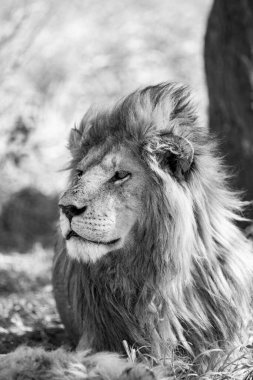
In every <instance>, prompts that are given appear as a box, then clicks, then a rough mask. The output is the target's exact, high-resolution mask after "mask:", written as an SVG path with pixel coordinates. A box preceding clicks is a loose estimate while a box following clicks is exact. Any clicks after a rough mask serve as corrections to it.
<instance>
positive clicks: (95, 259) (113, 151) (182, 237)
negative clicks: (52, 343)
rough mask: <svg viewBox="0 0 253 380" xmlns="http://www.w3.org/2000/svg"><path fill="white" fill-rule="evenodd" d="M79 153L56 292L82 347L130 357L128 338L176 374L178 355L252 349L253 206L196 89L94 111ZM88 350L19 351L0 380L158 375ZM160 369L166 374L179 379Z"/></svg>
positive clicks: (170, 90) (80, 132)
mask: <svg viewBox="0 0 253 380" xmlns="http://www.w3.org/2000/svg"><path fill="white" fill-rule="evenodd" d="M69 148H70V150H71V153H72V163H71V169H72V170H71V175H70V182H69V185H68V187H67V189H66V190H65V191H64V193H63V195H62V196H61V198H60V203H59V207H60V227H61V234H59V240H58V243H57V247H56V254H55V259H54V269H53V285H54V292H55V298H56V303H57V307H58V310H59V313H60V316H61V318H62V321H63V323H64V325H65V327H66V329H67V331H68V332H69V334H70V336H71V337H72V339H73V340H74V342H75V344H76V345H77V348H78V350H85V349H89V350H92V351H93V352H97V351H104V350H108V351H117V352H118V353H122V352H123V351H124V350H123V345H122V341H123V340H125V341H127V343H128V344H129V346H134V348H135V349H137V350H139V351H140V352H141V353H143V354H146V356H145V357H151V358H152V360H153V359H155V360H157V362H158V363H159V362H161V361H162V362H163V359H166V360H165V361H166V363H167V365H168V367H169V364H170V363H171V368H172V373H173V371H174V370H175V371H177V369H180V368H181V369H182V368H184V362H183V361H182V362H180V363H181V364H177V365H176V364H175V361H173V359H172V358H173V357H174V354H175V353H176V354H177V353H178V354H179V355H181V356H186V357H187V360H188V361H189V359H190V358H193V357H196V356H198V355H199V354H201V353H202V352H205V351H206V350H208V349H213V348H214V349H216V348H221V349H223V350H225V352H226V351H227V352H228V351H229V350H231V349H232V348H233V347H236V346H238V345H240V344H244V343H247V341H248V323H249V320H250V317H251V294H252V293H251V291H252V274H253V257H252V246H251V245H250V243H249V242H248V241H247V239H246V238H245V237H244V235H243V234H242V232H241V231H240V230H239V228H238V227H237V222H238V221H239V220H240V219H241V211H242V207H243V203H242V202H241V201H240V200H239V197H238V196H237V195H236V194H234V193H232V192H231V191H230V190H229V188H228V185H227V178H226V174H225V171H224V168H223V166H222V163H221V160H220V159H219V157H218V154H217V151H216V146H215V143H214V142H213V139H211V138H210V136H209V133H208V131H207V130H206V129H205V128H203V127H200V126H199V125H198V122H197V118H196V115H195V112H194V110H193V109H192V106H191V104H190V102H189V98H188V93H187V91H186V90H185V89H184V88H182V87H180V86H176V85H171V84H164V85H158V86H153V87H148V88H145V89H143V90H140V91H136V92H135V93H133V94H131V95H129V96H128V97H127V98H126V99H124V100H123V101H121V102H120V103H119V104H117V105H116V106H115V107H114V108H113V109H112V110H109V111H104V112H98V113H96V112H91V111H90V112H88V113H87V114H86V115H85V117H84V119H83V121H82V122H81V124H80V126H79V128H78V129H74V130H72V133H71V135H70V141H69ZM213 352H214V353H216V352H217V350H214V351H213ZM82 355H83V353H82V351H81V352H79V353H77V354H76V355H74V354H73V355H72V354H69V355H68V354H66V353H64V352H61V351H57V352H56V353H52V354H50V353H45V352H44V351H41V350H38V349H37V350H35V351H31V350H28V351H25V349H21V350H19V351H17V352H16V353H14V354H13V355H12V354H11V355H7V357H6V358H3V360H0V379H1V371H2V373H3V374H4V375H3V376H4V377H3V378H4V380H5V379H10V380H14V379H17V374H18V375H19V376H21V375H22V376H23V377H22V378H36V379H42V380H46V379H50V380H57V379H59V378H61V379H62V378H64V379H65V378H66V379H67V380H72V379H73V380H74V379H75V380H79V379H83V378H87V379H93V378H99V379H106V380H107V379H109V380H119V379H121V380H123V379H124V380H126V379H132V380H134V379H143V380H144V379H145V380H146V379H153V377H152V374H150V372H147V371H146V370H145V368H144V367H143V366H142V367H140V366H139V365H137V366H130V365H129V363H127V362H126V361H124V359H119V358H118V357H116V356H115V355H113V354H111V356H110V355H109V354H107V353H101V354H100V355H96V354H95V356H85V355H84V356H82ZM108 355H109V356H108ZM200 356H201V355H200ZM17 358H18V359H19V360H18V361H17V364H15V360H16V359H17ZM170 359H171V360H170ZM182 360H184V359H182ZM226 360H227V359H226ZM29 363H32V364H34V367H32V369H31V372H30V371H29V366H30V364H29ZM91 363H92V364H91ZM195 364H198V362H197V361H195ZM44 367H45V368H44ZM168 367H166V368H167V369H168ZM227 367H228V365H227V364H226V368H227ZM176 368H177V369H176ZM190 368H191V365H190ZM208 368H209V370H210V368H211V366H208ZM238 368H239V371H240V366H239V367H238ZM245 368H246V370H245V371H247V367H245ZM160 369H161V367H158V368H156V369H154V372H155V374H156V376H157V377H158V378H159V379H165V378H172V377H173V378H175V377H174V375H173V374H172V375H171V376H172V377H169V375H168V372H166V371H167V370H166V371H165V373H164V372H163V371H162V372H161V371H160ZM188 369H189V367H188ZM124 370H125V372H124V373H123V375H122V376H121V374H122V371H124ZM202 370H203V368H202V369H200V371H202ZM129 371H130V372H129ZM244 374H245V373H244ZM29 376H30V377H29ZM166 376H167V377H166ZM243 376H244V375H243ZM186 377H187V376H186ZM180 378H181V377H180ZM215 378H216V377H215ZM242 378H243V377H242Z"/></svg>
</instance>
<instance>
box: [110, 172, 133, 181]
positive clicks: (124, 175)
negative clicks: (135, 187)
mask: <svg viewBox="0 0 253 380" xmlns="http://www.w3.org/2000/svg"><path fill="white" fill-rule="evenodd" d="M130 176H131V173H129V172H127V171H125V170H120V171H118V172H115V174H114V176H113V177H112V178H111V180H112V182H122V181H126V180H127V179H128V178H130Z"/></svg>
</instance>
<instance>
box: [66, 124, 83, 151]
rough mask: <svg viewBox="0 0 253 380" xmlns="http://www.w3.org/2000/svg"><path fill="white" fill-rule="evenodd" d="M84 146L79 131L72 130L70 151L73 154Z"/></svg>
mask: <svg viewBox="0 0 253 380" xmlns="http://www.w3.org/2000/svg"><path fill="white" fill-rule="evenodd" d="M81 145H82V134H81V132H80V131H79V129H77V128H76V127H75V128H72V129H71V131H70V135H69V142H68V149H69V150H70V152H71V153H72V154H75V152H76V151H78V150H79V149H80V147H81Z"/></svg>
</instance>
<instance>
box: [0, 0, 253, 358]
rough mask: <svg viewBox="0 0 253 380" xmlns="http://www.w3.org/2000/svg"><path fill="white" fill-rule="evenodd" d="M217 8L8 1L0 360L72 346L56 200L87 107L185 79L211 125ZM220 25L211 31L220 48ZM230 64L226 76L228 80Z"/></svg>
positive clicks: (2, 16)
mask: <svg viewBox="0 0 253 380" xmlns="http://www.w3.org/2000/svg"><path fill="white" fill-rule="evenodd" d="M236 1H237V0H236ZM247 2H248V3H249V1H248V0H242V3H247ZM222 3H227V4H228V3H229V4H230V5H232V4H234V3H235V0H231V1H230V2H229V1H227V0H222V1H220V4H222ZM237 3H240V2H237ZM212 5H213V1H212V0H177V1H175V0H162V1H157V0H138V1H136V0H126V1H118V0H108V1H106V2H102V1H99V0H72V1H68V0H53V1H45V0H4V1H1V5H0V24H1V28H0V353H5V352H8V351H10V350H12V349H13V348H14V347H16V346H17V345H18V344H19V343H21V342H22V343H28V344H38V342H39V343H42V344H43V345H44V346H46V347H49V348H52V347H55V346H57V345H59V344H61V343H62V341H64V339H65V335H64V332H63V330H62V326H61V324H60V322H59V319H58V316H57V313H56V311H55V305H54V301H53V297H52V288H51V285H50V281H51V274H50V268H51V260H52V254H53V253H52V252H53V244H54V234H55V229H56V222H57V197H58V193H59V191H61V189H63V186H64V183H65V181H66V172H61V169H63V168H64V167H65V166H66V165H67V163H68V160H69V155H68V152H67V150H66V143H67V136H68V134H69V131H70V128H71V127H73V126H74V124H75V123H78V121H79V120H80V118H81V117H82V115H83V114H84V112H85V111H86V110H87V108H88V107H89V105H91V104H94V103H95V104H96V103H99V104H101V103H102V104H103V103H105V104H107V103H108V102H113V101H115V100H117V99H118V98H119V97H122V96H124V95H126V94H127V93H129V92H131V91H132V90H134V89H136V88H137V87H140V86H145V85H150V84H156V83H158V82H162V81H179V82H183V83H186V84H188V85H190V87H191V88H192V90H193V93H194V96H195V99H196V102H197V104H198V108H199V114H200V120H201V123H205V124H207V123H208V119H209V118H208V100H207V99H208V97H207V92H208V90H207V85H206V80H205V72H204V71H205V70H204V42H205V38H204V37H205V33H206V28H207V20H208V16H209V14H210V9H211V7H212ZM223 11H224V10H223ZM236 14H237V13H236ZM230 19H231V17H228V20H230ZM243 20H244V18H243ZM246 21H247V20H246ZM247 22H248V21H247ZM217 25H218V26H219V27H221V28H223V25H224V24H223V22H220V21H217ZM252 25H253V24H252ZM219 27H218V28H216V27H215V25H214V28H213V30H214V34H213V33H211V34H210V36H211V45H212V46H216V40H215V38H216V37H217V31H218V30H219ZM238 27H240V25H239V26H238ZM227 30H229V28H227V29H226V28H223V29H222V33H223V32H224V33H227ZM252 35H253V34H252ZM228 40H229V41H230V39H228ZM224 41H225V43H224ZM224 41H223V47H224V46H225V47H226V46H228V45H229V44H227V43H226V40H224ZM207 42H208V41H207ZM208 51H211V49H209V50H208ZM220 54H221V57H222V56H224V52H223V51H222V49H220ZM250 54H252V53H250ZM225 55H226V54H225ZM215 56H216V55H215V54H214V55H213V54H211V55H208V54H206V62H207V64H209V67H211V68H215V67H216V64H217V67H218V65H219V62H213V61H212V59H213V57H215ZM217 57H218V55H217ZM245 57H246V56H245ZM246 58H247V57H246ZM229 62H230V61H229ZM246 63H247V62H246ZM222 65H223V64H221V66H220V67H222V70H219V69H217V70H216V71H217V72H219V73H220V74H219V75H222V77H223V73H224V70H225V71H226V66H224V65H223V66H222ZM207 71H208V68H207ZM209 72H210V70H209ZM210 78H212V73H211V74H210V75H209V89H210V85H212V83H215V80H212V79H210ZM218 81H219V83H223V81H222V80H220V78H219V76H218ZM224 89H226V85H223V87H222V88H221V89H220V90H219V91H220V93H222V91H223V90H224ZM228 91H229V89H228ZM214 92H215V91H214ZM220 105H222V107H223V108H224V105H223V103H222V102H220V101H219V102H218V106H217V107H219V106H220ZM211 106H212V107H213V114H215V115H221V112H220V113H219V112H216V108H215V103H213V102H212V103H211ZM228 114H230V112H228ZM251 117H252V114H251ZM210 120H211V119H210ZM223 122H224V125H227V122H226V120H225V119H224V118H223ZM214 124H215V125H216V124H217V123H216V121H215V122H214ZM214 129H215V128H214ZM247 133H248V132H247ZM237 137H238V136H237ZM237 137H236V139H237V141H238V138H237ZM246 140H247V139H246ZM246 140H245V141H246ZM245 141H244V146H245V147H246V148H247V149H248V151H249V152H250V153H249V154H251V160H252V147H251V146H250V147H249V146H248V145H247V141H246V142H245ZM246 148H245V149H246Z"/></svg>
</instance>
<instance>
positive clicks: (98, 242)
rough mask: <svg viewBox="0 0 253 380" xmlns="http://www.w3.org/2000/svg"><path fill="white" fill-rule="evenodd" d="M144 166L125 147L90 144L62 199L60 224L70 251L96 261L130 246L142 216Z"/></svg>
mask: <svg viewBox="0 0 253 380" xmlns="http://www.w3.org/2000/svg"><path fill="white" fill-rule="evenodd" d="M145 183H146V179H145V170H144V168H143V167H142V166H141V164H140V163H138V162H137V160H136V158H135V157H134V155H133V154H132V153H131V152H130V150H128V149H127V148H125V147H123V146H120V147H117V148H116V147H114V148H113V149H112V150H109V151H105V149H104V148H103V147H100V148H99V147H95V148H93V149H90V151H89V152H88V154H87V155H86V156H85V157H84V158H83V159H82V160H81V161H79V162H78V164H77V166H76V168H75V169H74V171H73V175H72V179H71V185H70V187H69V188H68V189H67V190H66V191H65V192H64V193H63V195H62V196H61V198H60V202H59V207H60V227H61V231H62V234H63V237H64V238H65V239H66V246H67V252H68V254H69V255H70V256H72V257H73V258H77V259H78V260H82V261H96V260H97V259H99V258H100V257H102V256H103V255H105V254H106V253H108V252H110V251H114V250H117V249H119V248H122V247H126V246H127V245H129V244H130V243H131V241H132V239H133V237H132V236H133V230H134V228H133V227H134V226H135V225H136V223H137V220H138V218H141V216H142V210H143V205H142V203H143V200H142V198H143V196H142V195H143V189H144V187H145Z"/></svg>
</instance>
